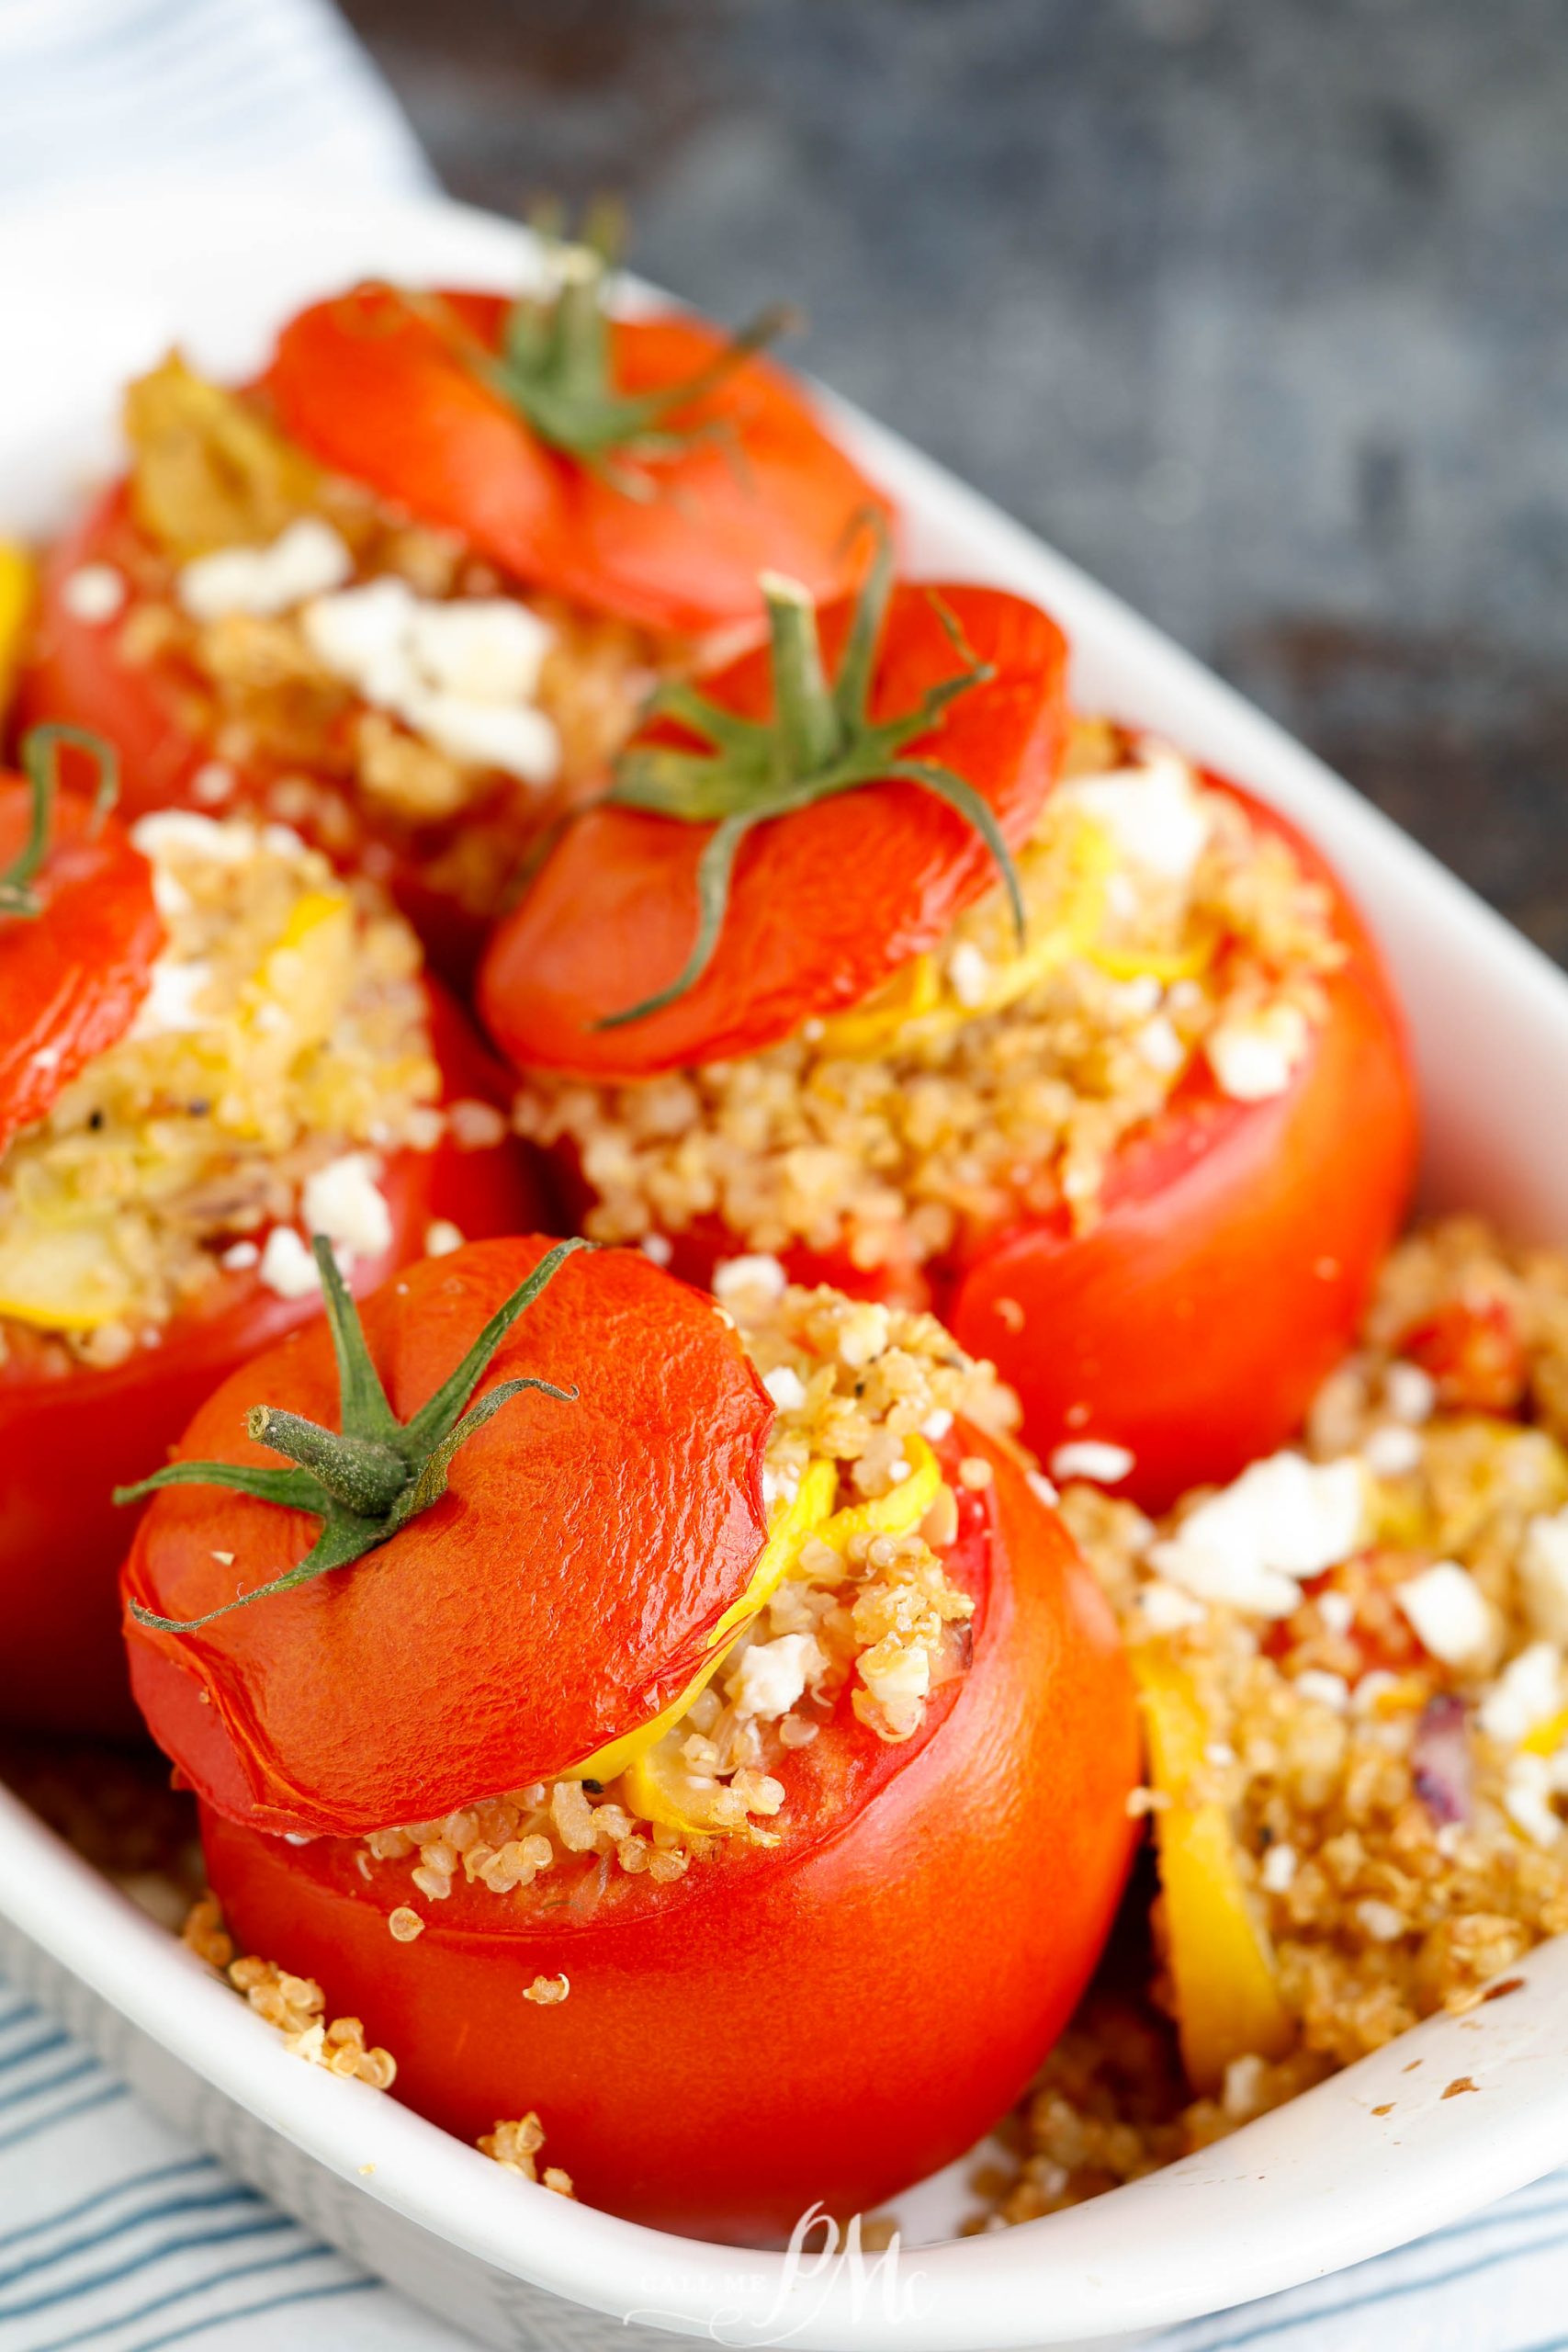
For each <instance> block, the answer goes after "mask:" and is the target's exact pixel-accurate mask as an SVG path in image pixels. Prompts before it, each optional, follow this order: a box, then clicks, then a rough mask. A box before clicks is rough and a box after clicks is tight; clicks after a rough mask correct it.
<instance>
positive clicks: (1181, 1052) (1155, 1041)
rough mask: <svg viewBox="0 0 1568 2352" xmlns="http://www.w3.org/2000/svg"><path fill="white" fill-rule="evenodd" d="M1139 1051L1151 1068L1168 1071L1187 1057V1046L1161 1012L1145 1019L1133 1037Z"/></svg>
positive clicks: (1179, 1064)
mask: <svg viewBox="0 0 1568 2352" xmlns="http://www.w3.org/2000/svg"><path fill="white" fill-rule="evenodd" d="M1133 1042H1134V1045H1135V1046H1137V1049H1138V1051H1139V1053H1140V1054H1141V1055H1142V1056H1143V1057H1144V1059H1145V1061H1146V1062H1147V1064H1148V1066H1149V1068H1150V1069H1157V1070H1159V1071H1161V1072H1162V1073H1168V1072H1169V1071H1171V1070H1173V1069H1180V1068H1181V1065H1182V1063H1183V1062H1184V1061H1185V1060H1186V1059H1187V1048H1186V1046H1184V1045H1183V1044H1182V1042H1181V1040H1180V1038H1179V1036H1178V1035H1177V1033H1176V1028H1175V1025H1174V1023H1172V1022H1171V1021H1170V1020H1169V1019H1168V1016H1167V1015H1166V1014H1165V1013H1163V1012H1156V1014H1155V1016H1154V1018H1153V1020H1152V1021H1145V1023H1144V1025H1143V1027H1142V1028H1141V1029H1140V1030H1139V1031H1138V1033H1137V1035H1136V1036H1135V1037H1134V1041H1133Z"/></svg>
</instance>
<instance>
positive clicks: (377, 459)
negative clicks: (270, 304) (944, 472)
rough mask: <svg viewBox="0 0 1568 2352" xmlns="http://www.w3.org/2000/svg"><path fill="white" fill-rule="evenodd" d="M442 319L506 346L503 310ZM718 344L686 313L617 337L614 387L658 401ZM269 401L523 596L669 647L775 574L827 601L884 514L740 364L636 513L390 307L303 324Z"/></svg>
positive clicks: (740, 616) (721, 346)
mask: <svg viewBox="0 0 1568 2352" xmlns="http://www.w3.org/2000/svg"><path fill="white" fill-rule="evenodd" d="M436 299H437V302H438V303H439V304H441V305H443V306H444V307H445V311H446V317H447V319H448V320H449V321H450V322H453V323H454V324H456V325H457V326H459V327H460V329H461V330H462V331H463V332H465V333H466V334H468V335H469V336H471V337H473V338H476V339H477V341H478V342H479V344H480V345H484V346H486V347H488V348H490V349H492V350H493V349H495V348H496V347H497V346H498V345H499V344H500V342H501V339H502V329H503V326H504V322H505V319H506V315H507V312H508V310H509V308H510V305H509V304H508V302H507V301H506V300H504V299H503V298H502V297H500V296H497V295H493V294H476V293H447V294H445V295H443V296H440V297H438V298H436ZM726 341H727V339H726V337H725V336H724V334H722V333H721V332H720V331H719V330H718V329H717V328H716V327H712V326H709V325H708V324H706V323H705V322H704V321H702V320H700V319H694V318H692V317H691V316H690V315H688V314H685V313H673V312H671V313H669V314H665V315H661V316H655V317H647V318H638V319H615V320H612V321H611V322H610V326H609V342H610V351H611V376H612V379H613V381H614V383H615V388H616V389H617V390H620V391H622V392H626V393H630V394H646V393H649V392H654V391H659V390H664V389H665V388H667V387H669V386H671V385H673V384H677V383H681V382H683V381H685V380H688V379H690V378H691V377H692V376H694V374H696V373H697V371H698V370H699V369H702V368H708V367H711V366H712V364H713V363H714V362H715V361H716V359H717V358H719V356H721V355H722V353H723V352H724V350H725V348H726ZM266 389H267V390H268V392H269V393H270V395H271V397H272V400H273V401H274V403H275V405H276V411H277V414H278V417H279V420H280V422H281V423H282V424H283V426H284V428H285V430H286V431H287V432H288V433H289V434H290V435H292V436H293V437H294V438H295V439H297V440H298V441H299V443H301V444H302V445H303V447H306V448H307V449H309V450H310V453H311V455H312V456H314V457H315V458H318V459H319V460H320V461H321V463H323V464H325V465H328V466H332V467H333V468H335V469H337V470H338V471H339V472H342V473H344V474H348V475H350V476H352V477H353V478H354V479H355V480H356V481H362V482H365V483H366V484H367V486H368V487H369V488H370V489H372V490H374V491H375V492H377V493H378V495H379V496H380V497H382V498H384V499H386V500H389V502H390V503H392V504H394V505H396V506H400V507H404V508H406V509H407V510H408V512H409V513H410V514H412V515H418V516H420V517H421V519H422V520H423V521H424V522H427V523H432V524H434V525H435V526H438V527H439V528H442V529H445V530H450V531H456V532H457V533H458V534H459V536H460V537H463V538H464V539H466V540H467V541H468V544H469V546H471V547H473V548H476V549H477V550H478V551H479V553H481V554H483V555H485V556H488V557H489V558H490V560H491V561H492V562H494V563H496V564H499V565H500V566H501V568H502V570H503V571H506V572H508V573H509V574H510V575H511V576H512V577H513V578H514V579H518V580H522V581H525V582H532V583H535V584H537V585H539V586H542V587H546V588H549V589H553V590H554V591H555V592H556V593H557V594H560V595H564V596H570V597H571V598H572V599H573V600H574V601H576V602H579V603H581V604H583V605H587V606H588V607H589V608H590V609H591V610H592V611H595V612H602V613H607V614H611V615H614V616H616V617H618V618H621V619H625V620H630V621H635V622H638V623H640V624H642V625H644V626H645V627H648V628H653V629H655V630H660V631H663V630H669V631H671V632H672V633H674V634H675V635H677V636H682V637H693V638H701V637H704V636H706V635H707V634H708V633H709V632H710V631H712V630H714V629H717V628H725V627H727V626H728V625H730V624H732V623H734V622H737V621H750V620H758V619H760V618H761V603H760V598H759V595H758V589H757V575H758V573H759V572H760V571H767V570H769V569H772V570H773V571H785V572H788V573H789V574H790V575H791V576H792V577H793V578H795V579H798V580H799V581H801V582H803V583H804V584H805V586H806V587H807V590H808V591H809V592H810V594H812V595H813V596H814V597H817V596H829V595H833V594H837V593H838V592H839V591H840V590H841V589H843V588H845V587H847V586H848V585H849V584H850V582H852V580H853V579H855V578H856V577H858V575H859V573H860V572H861V571H862V570H863V566H864V561H865V557H866V553H867V545H868V541H867V537H866V534H865V533H864V532H863V531H858V530H857V526H858V525H860V524H862V523H863V521H864V518H865V517H866V515H868V514H876V513H880V514H883V515H890V514H891V509H890V507H889V503H888V502H887V500H886V498H885V497H884V496H883V495H882V493H881V492H879V491H878V490H877V489H876V488H875V487H874V484H873V483H872V482H870V481H868V480H867V478H866V477H865V475H864V474H863V473H862V472H861V470H860V469H859V467H858V466H856V465H855V464H854V462H853V460H852V458H850V457H849V455H848V454H847V452H846V451H844V450H843V449H841V448H840V447H839V445H838V443H837V442H836V441H835V440H834V439H833V438H832V436H831V435H830V434H829V431H828V430H827V427H826V425H825V424H824V422H823V421H822V419H821V418H820V416H819V415H818V412H817V410H816V408H815V406H814V405H813V403H812V401H810V399H809V398H808V397H807V394H806V392H805V391H804V390H802V389H801V387H800V386H799V385H798V384H797V383H795V381H794V380H793V379H792V378H791V377H790V376H789V375H788V374H786V372H785V371H784V369H783V368H777V367H775V366H774V365H773V363H772V361H770V360H767V359H760V358H755V357H753V358H750V359H747V360H745V361H743V362H742V363H741V364H740V365H739V366H738V367H736V368H733V369H731V370H730V371H729V372H728V374H727V375H726V376H725V377H724V379H723V380H722V382H721V383H719V384H717V385H716V386H715V387H714V388H713V389H712V390H710V391H709V392H708V393H706V394H705V396H703V397H702V398H701V399H699V400H697V401H692V402H689V403H688V404H687V405H686V406H685V407H683V408H682V409H681V410H678V411H676V412H674V413H672V414H671V417H670V419H669V420H668V421H669V423H670V424H671V426H672V427H673V428H674V429H675V430H676V431H677V432H687V433H689V434H690V435H691V438H690V439H689V440H688V441H687V443H686V446H685V447H683V448H682V449H680V450H678V451H675V452H672V453H671V454H669V455H666V456H664V457H661V458H659V459H658V460H657V461H655V462H654V463H652V464H650V465H649V467H648V468H647V469H646V472H645V487H646V491H647V494H646V495H637V494H630V493H628V492H627V491H626V488H625V487H624V485H623V484H621V483H620V482H618V481H616V480H615V479H613V478H612V476H613V475H614V472H615V469H614V468H611V467H602V466H600V467H595V466H588V465H583V464H581V463H579V462H578V461H576V460H575V459H573V458H568V457H564V456H562V455H560V454H558V452H557V451H555V450H553V449H552V448H550V447H547V445H546V443H544V442H543V441H541V440H540V439H539V437H538V436H537V435H536V434H535V432H534V431H533V430H532V428H531V427H530V426H529V425H528V424H527V423H526V422H525V419H524V418H523V417H522V416H521V415H520V414H518V413H517V412H515V411H514V410H513V408H511V407H510V406H509V405H508V403H507V402H506V401H504V400H503V399H502V397H501V396H500V395H499V394H498V393H497V392H495V391H494V390H491V388H490V387H489V386H488V385H487V384H485V383H483V382H481V381H480V379H479V376H478V375H477V374H476V372H475V371H474V369H473V368H471V367H470V366H468V363H467V361H466V360H465V358H464V357H463V356H462V355H461V353H460V352H459V351H458V350H457V349H456V348H454V345H453V341H452V338H451V336H450V334H446V333H444V332H443V331H442V329H441V327H440V326H439V325H438V324H437V323H434V322H433V318H432V316H431V314H430V313H429V312H424V313H422V312H421V311H416V310H415V309H414V308H412V306H411V305H410V303H409V302H408V300H406V299H405V297H403V296H402V295H401V294H400V293H398V292H397V291H396V290H395V289H394V288H390V287H387V286H378V285H365V286H359V287H355V288H353V289H352V290H351V291H350V292H349V293H347V294H344V295H339V296H337V297H335V298H334V299H333V300H329V301H325V302H319V303H316V304H314V305H312V306H311V307H310V309H308V310H305V311H301V312H300V313H299V316H298V317H297V318H295V319H293V320H291V321H290V322H289V323H288V326H286V327H285V328H284V330H283V333H282V334H281V335H280V336H279V338H278V344H277V350H276V356H275V357H274V360H273V363H272V366H271V368H270V370H269V372H268V375H267V379H266Z"/></svg>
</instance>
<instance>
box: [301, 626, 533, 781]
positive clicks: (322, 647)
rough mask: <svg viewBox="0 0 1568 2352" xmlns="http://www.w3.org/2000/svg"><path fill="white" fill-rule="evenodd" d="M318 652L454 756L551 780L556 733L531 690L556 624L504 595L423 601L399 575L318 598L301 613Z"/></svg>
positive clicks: (323, 661)
mask: <svg viewBox="0 0 1568 2352" xmlns="http://www.w3.org/2000/svg"><path fill="white" fill-rule="evenodd" d="M301 619H302V625H303V628H304V631H305V639H306V642H307V643H308V644H309V646H310V650H311V651H312V652H313V653H314V654H315V656H316V659H317V660H318V661H319V662H321V664H322V666H323V667H324V668H326V669H328V670H331V671H332V672H333V673H334V675H336V676H338V677H340V678H344V679H345V680H346V681H347V682H348V684H350V685H352V686H354V687H355V688H356V689H357V690H358V692H359V693H360V694H361V695H363V697H364V698H365V700H366V701H367V702H368V703H371V704H373V705H374V706H375V707H377V708H378V709H380V710H387V711H390V712H391V713H392V715H393V716H394V718H400V719H401V720H402V721H403V722H404V724H405V725H406V726H409V727H412V729H414V731H415V732H416V733H417V734H420V735H423V736H424V737H426V738H427V740H428V741H431V742H433V743H434V745H435V746H436V748H437V749H438V750H440V751H443V752H446V753H447V754H448V755H449V756H450V757H451V758H452V759H455V760H459V761H462V762H464V763H466V764H468V765H470V766H475V767H487V768H499V769H500V770H501V771H502V773H503V774H504V775H514V776H516V777H517V778H518V779H519V781H520V782H522V783H524V784H548V783H550V782H552V781H553V779H554V777H555V775H556V773H557V771H558V767H559V765H560V738H559V736H558V733H557V731H556V729H555V726H554V724H553V722H552V721H551V720H550V719H549V718H547V717H546V715H545V713H544V712H543V711H542V710H539V709H537V708H536V707H535V705H534V703H533V700H532V697H533V695H535V694H536V691H537V689H538V684H539V673H540V669H541V666H542V664H543V662H544V658H545V655H546V653H547V651H548V650H549V646H550V643H551V640H552V638H553V634H554V632H553V631H552V630H551V629H550V628H548V627H547V624H546V623H545V622H543V621H541V620H540V619H539V618H538V616H537V615H536V614H535V613H531V612H529V611H527V610H526V608H525V606H523V605H514V604H513V603H511V602H510V601H509V600H508V599H506V598H504V597H474V598H470V599H467V600H464V601H462V602H459V603H457V604H438V603H429V602H424V601H422V600H421V599H420V598H419V597H417V596H416V595H415V594H413V591H412V589H411V588H410V587H409V586H408V584H407V582H404V581H401V580H390V579H384V580H372V581H370V582H367V584H366V585H365V586H363V587H359V588H347V589H344V592H343V594H341V595H336V596H319V597H317V598H316V599H315V601H314V602H313V603H311V604H310V605H307V606H306V608H305V611H304V613H303V615H302V616H301Z"/></svg>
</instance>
